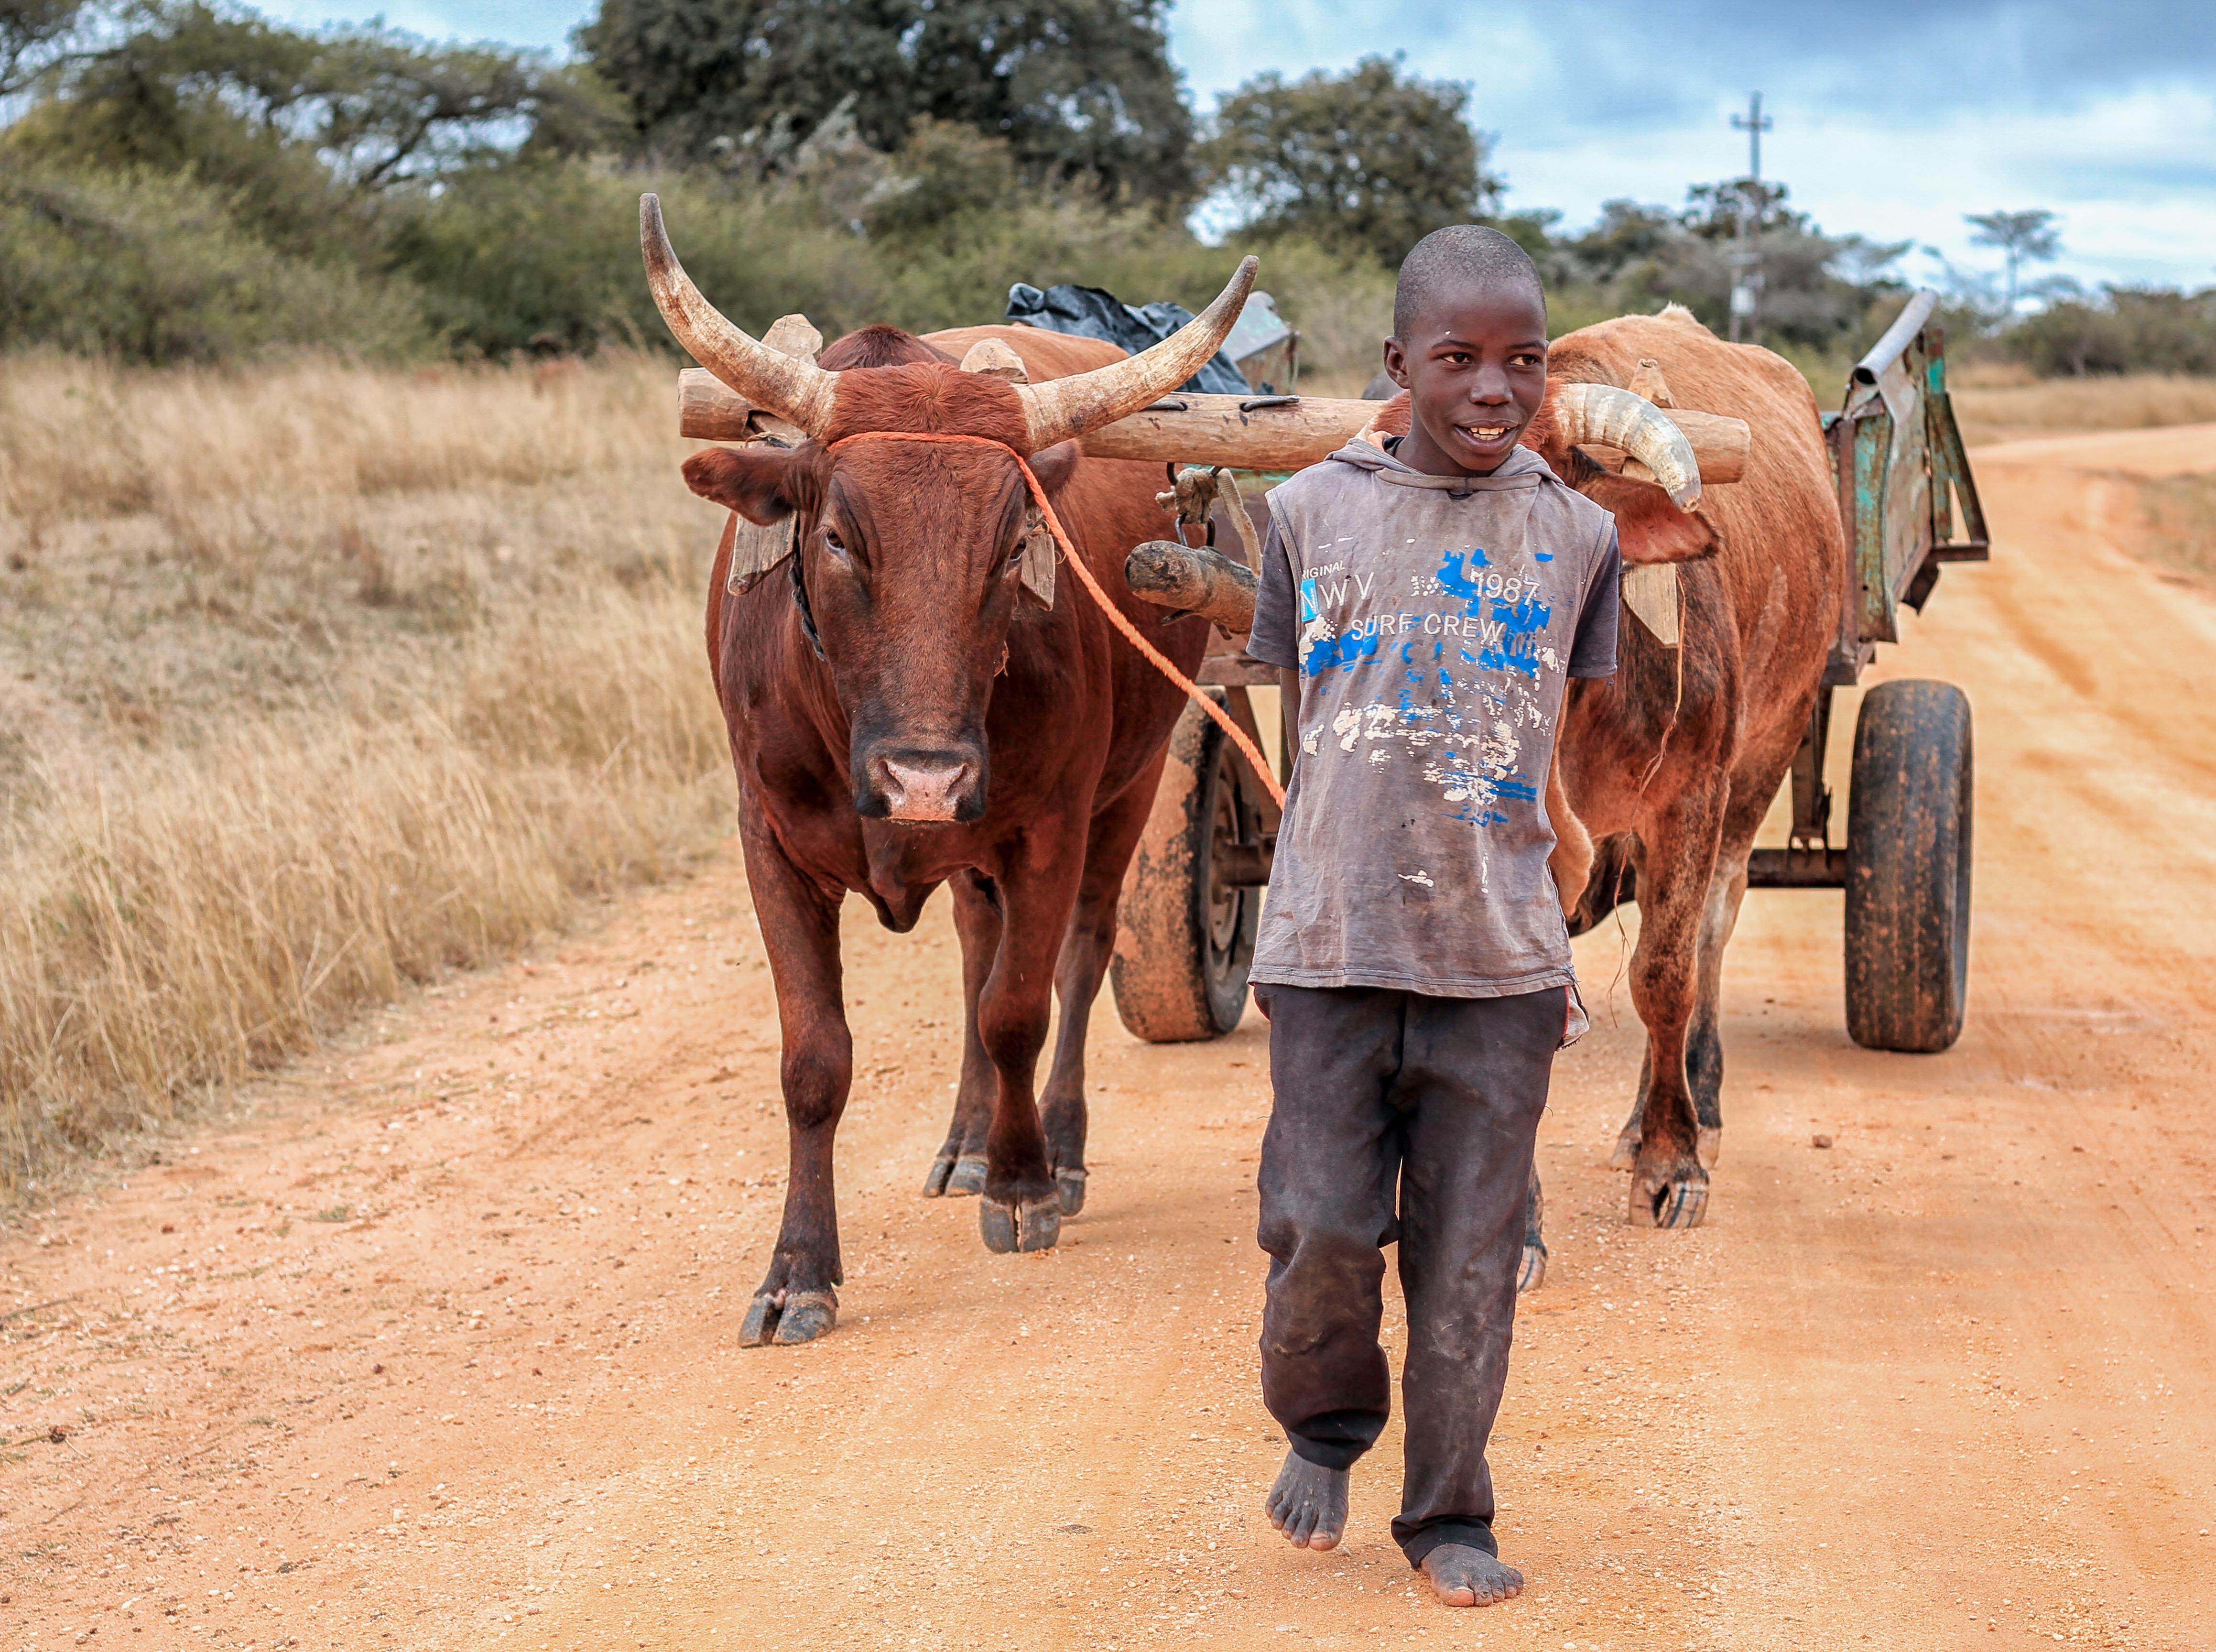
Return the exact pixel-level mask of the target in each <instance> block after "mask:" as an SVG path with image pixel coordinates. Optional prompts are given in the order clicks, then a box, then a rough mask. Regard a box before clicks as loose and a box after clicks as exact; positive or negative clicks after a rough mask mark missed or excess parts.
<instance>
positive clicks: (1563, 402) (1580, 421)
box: [1554, 384, 1701, 510]
mask: <svg viewBox="0 0 2216 1652" xmlns="http://www.w3.org/2000/svg"><path fill="white" fill-rule="evenodd" d="M1554 424H1555V428H1557V429H1559V430H1560V432H1561V435H1562V440H1563V441H1566V442H1568V443H1570V444H1572V445H1573V446H1574V445H1575V444H1577V443H1579V442H1581V441H1592V442H1602V443H1605V444H1606V445H1607V446H1609V447H1621V448H1622V449H1623V451H1624V452H1625V453H1629V454H1630V455H1631V456H1632V457H1633V458H1634V459H1637V460H1638V461H1639V462H1640V464H1642V465H1646V466H1647V469H1648V470H1650V471H1652V472H1653V473H1654V479H1655V481H1657V482H1658V483H1659V484H1661V485H1662V489H1663V490H1664V491H1665V492H1666V493H1667V494H1668V495H1669V496H1670V501H1671V503H1672V504H1674V505H1676V506H1677V509H1680V510H1690V509H1692V508H1693V507H1694V506H1695V505H1697V504H1698V503H1700V502H1701V467H1700V465H1699V463H1698V462H1697V461H1696V459H1694V457H1693V444H1692V443H1690V441H1686V440H1685V436H1684V432H1683V431H1681V430H1679V429H1678V428H1677V426H1676V425H1674V424H1672V423H1671V422H1670V421H1669V419H1668V417H1667V416H1665V415H1664V413H1663V412H1662V410H1660V409H1659V408H1658V407H1656V406H1655V405H1654V404H1653V403H1652V402H1650V401H1648V400H1647V398H1645V397H1643V396H1634V395H1633V394H1632V393H1631V391H1628V390H1618V389H1617V388H1616V386H1615V385H1591V384H1567V385H1560V387H1558V388H1557V389H1556V391H1554Z"/></svg>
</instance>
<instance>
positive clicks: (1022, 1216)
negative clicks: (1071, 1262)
mask: <svg viewBox="0 0 2216 1652" xmlns="http://www.w3.org/2000/svg"><path fill="white" fill-rule="evenodd" d="M977 1231H978V1232H979V1233H980V1234H981V1235H982V1236H983V1237H984V1241H985V1248H986V1249H988V1250H989V1251H992V1252H994V1253H995V1254H999V1255H1006V1254H1008V1253H1009V1252H1010V1251H1014V1250H1052V1249H1053V1248H1054V1242H1055V1241H1056V1240H1057V1239H1059V1238H1061V1237H1062V1203H1061V1201H1060V1199H1055V1198H1048V1199H1025V1201H1024V1202H1023V1203H1022V1204H1020V1205H1016V1206H1014V1207H1013V1209H1012V1208H1010V1207H1009V1206H1008V1205H1003V1204H1001V1203H1000V1200H998V1199H985V1200H983V1201H982V1202H981V1203H980V1204H979V1205H978V1206H977Z"/></svg>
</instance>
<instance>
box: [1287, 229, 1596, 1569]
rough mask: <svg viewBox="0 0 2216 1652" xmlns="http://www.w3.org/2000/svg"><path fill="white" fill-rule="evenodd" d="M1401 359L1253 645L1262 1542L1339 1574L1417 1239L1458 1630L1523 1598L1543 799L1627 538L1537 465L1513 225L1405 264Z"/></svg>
mask: <svg viewBox="0 0 2216 1652" xmlns="http://www.w3.org/2000/svg"><path fill="white" fill-rule="evenodd" d="M1393 335H1394V336H1392V337H1391V338H1390V339H1388V340H1387V341H1386V344H1385V367H1386V371H1387V372H1388V373H1390V374H1391V375H1392V377H1393V379H1394V383H1396V384H1398V385H1401V386H1403V387H1404V388H1406V389H1407V391H1408V392H1409V401H1410V404H1411V406H1410V411H1411V415H1412V423H1411V427H1410V429H1409V432H1408V434H1407V435H1406V436H1404V437H1402V438H1400V440H1399V441H1391V442H1388V443H1386V444H1385V448H1386V450H1385V451H1380V450H1379V449H1377V448H1376V447H1370V445H1369V444H1368V443H1366V442H1363V441H1353V442H1350V443H1349V444H1348V445H1347V446H1346V447H1344V448H1342V449H1341V450H1340V451H1339V453H1335V454H1333V456H1332V458H1331V459H1328V460H1327V461H1325V462H1324V463H1322V464H1320V465H1313V466H1311V467H1310V468H1309V469H1308V470H1306V471H1304V472H1301V473H1300V474H1299V475H1297V476H1296V477H1294V478H1292V479H1291V480H1290V481H1289V482H1287V483H1285V484H1283V486H1281V487H1279V488H1278V489H1277V490H1276V491H1275V492H1274V493H1272V494H1271V496H1270V506H1271V527H1270V534H1269V538H1268V540H1267V542H1266V543H1265V546H1264V548H1263V558H1262V561H1263V566H1262V571H1261V576H1260V581H1259V585H1260V589H1259V593H1258V595H1257V600H1256V602H1255V610H1254V629H1253V637H1252V639H1251V640H1250V642H1249V644H1248V649H1249V651H1250V652H1251V653H1252V654H1253V656H1254V657H1255V658H1256V659H1259V660H1263V661H1266V662H1268V663H1271V664H1273V665H1276V666H1278V667H1280V668H1283V670H1284V673H1285V676H1284V682H1285V688H1286V698H1285V712H1286V716H1287V717H1288V718H1290V719H1291V720H1292V723H1293V725H1294V726H1295V727H1296V728H1297V730H1298V738H1299V747H1300V755H1299V757H1298V759H1297V760H1296V767H1295V769H1294V774H1293V786H1292V791H1291V794H1290V797H1289V798H1288V799H1287V802H1286V808H1285V818H1284V824H1283V830H1282V832H1281V834H1280V835H1279V837H1278V839H1277V859H1276V864H1275V866H1274V867H1273V869H1272V872H1271V878H1270V897H1269V902H1268V904H1267V905H1266V906H1265V908H1264V911H1263V917H1262V928H1261V933H1260V935H1259V940H1258V943H1257V946H1256V948H1255V954H1254V966H1253V977H1252V978H1253V980H1254V981H1255V982H1256V983H1260V984H1259V990H1258V992H1257V994H1256V996H1257V998H1258V999H1259V1001H1260V1002H1261V1004H1262V1007H1263V1008H1264V1010H1265V1012H1266V1013H1267V1014H1268V1015H1269V1017H1270V1023H1271V1025H1270V1075H1271V1087H1272V1089H1273V1092H1274V1100H1273V1104H1272V1107H1271V1115H1270V1125H1269V1130H1268V1132H1267V1134H1266V1135H1265V1137H1264V1140H1263V1144H1262V1170H1261V1177H1260V1190H1261V1201H1262V1213H1261V1232H1260V1236H1261V1242H1262V1247H1263V1248H1264V1249H1265V1250H1267V1251H1268V1252H1269V1253H1270V1257H1271V1264H1270V1280H1269V1295H1268V1300H1267V1304H1266V1305H1265V1310H1264V1314H1263V1320H1262V1395H1263V1399H1264V1401H1265V1403H1266V1404H1267V1405H1268V1406H1269V1408H1270V1413H1271V1415H1272V1416H1274V1417H1275V1418H1276V1419H1277V1421H1278V1422H1279V1423H1280V1424H1281V1425H1283V1427H1284V1430H1285V1435H1286V1438H1287V1439H1288V1440H1289V1441H1290V1445H1291V1450H1290V1452H1287V1453H1286V1457H1285V1464H1284V1468H1283V1470H1282V1471H1281V1472H1280V1474H1279V1475H1278V1476H1277V1486H1276V1488H1275V1489H1273V1490H1272V1491H1271V1494H1270V1518H1271V1523H1272V1524H1273V1525H1275V1526H1277V1528H1278V1529H1279V1530H1280V1531H1282V1532H1283V1533H1284V1534H1285V1536H1286V1538H1288V1539H1290V1541H1291V1542H1292V1543H1293V1544H1295V1545H1296V1546H1305V1547H1308V1548H1311V1549H1329V1548H1332V1547H1333V1546H1334V1545H1335V1544H1337V1543H1338V1542H1339V1538H1340V1536H1341V1535H1342V1533H1343V1532H1345V1526H1346V1506H1347V1499H1346V1487H1347V1471H1348V1470H1349V1469H1350V1468H1351V1466H1352V1464H1353V1463H1354V1461H1355V1459H1356V1458H1359V1457H1360V1456H1361V1455H1362V1454H1363V1452H1365V1451H1367V1450H1368V1449H1369V1448H1370V1445H1372V1444H1373V1443H1374V1442H1375V1441H1376V1439H1377V1436H1378V1434H1379V1433H1381V1432H1382V1430H1383V1428H1384V1427H1385V1419H1386V1415H1387V1413H1388V1409H1389V1406H1390V1397H1389V1388H1388V1384H1389V1380H1390V1373H1389V1371H1388V1366H1387V1364H1386V1359H1385V1354H1384V1353H1383V1351H1382V1349H1381V1348H1380V1347H1379V1346H1378V1342H1377V1328H1378V1322H1379V1317H1380V1315H1381V1313H1382V1298H1381V1296H1380V1291H1379V1285H1380V1281H1381V1280H1382V1278H1383V1276H1384V1272H1385V1263H1384V1257H1383V1255H1382V1251H1381V1247H1382V1246H1384V1245H1387V1244H1391V1243H1396V1242H1397V1243H1398V1244H1399V1246H1400V1282H1401V1286H1402V1289H1403V1291H1405V1293H1406V1295H1407V1306H1408V1351H1407V1364H1406V1370H1405V1372H1404V1374H1403V1378H1402V1390H1401V1391H1402V1402H1403V1405H1404V1408H1405V1411H1406V1415H1407V1458H1406V1467H1405V1478H1404V1482H1403V1488H1402V1493H1401V1510H1400V1518H1399V1519H1395V1520H1394V1522H1393V1536H1394V1539H1395V1540H1396V1541H1397V1542H1398V1543H1399V1544H1400V1547H1401V1550H1402V1552H1403V1553H1405V1554H1406V1555H1407V1557H1408V1562H1409V1563H1410V1564H1411V1565H1412V1566H1415V1567H1418V1568H1419V1569H1421V1570H1422V1571H1423V1572H1424V1574H1425V1576H1426V1578H1427V1579H1428V1580H1429V1581H1430V1583H1431V1588H1432V1590H1433V1592H1434V1593H1436V1594H1437V1597H1438V1599H1439V1600H1441V1601H1442V1602H1443V1603H1444V1604H1446V1605H1448V1606H1487V1605H1490V1604H1491V1603H1492V1602H1493V1601H1495V1600H1506V1599H1507V1598H1509V1597H1510V1596H1511V1595H1513V1594H1515V1593H1517V1591H1518V1590H1520V1589H1521V1588H1522V1587H1523V1574H1522V1573H1520V1572H1518V1571H1517V1570H1516V1569H1514V1568H1513V1567H1511V1566H1507V1565H1504V1564H1503V1563H1501V1561H1500V1560H1499V1547H1498V1545H1497V1544H1495V1542H1494V1541H1493V1530H1492V1526H1493V1479H1492V1475H1491V1473H1490V1471H1489V1470H1487V1466H1486V1461H1485V1446H1486V1440H1487V1437H1488V1436H1489V1435H1490V1433H1492V1429H1493V1416H1494V1415H1495V1413H1496V1412H1498V1410H1499V1406H1500V1391H1501V1386H1502V1384H1503V1383H1504V1382H1505V1379H1506V1378H1507V1374H1508V1344H1509V1334H1510V1330H1511V1327H1512V1325H1513V1322H1514V1319H1515V1312H1516V1279H1517V1270H1518V1267H1519V1264H1520V1261H1521V1259H1522V1254H1523V1205H1524V1190H1525V1187H1526V1184H1527V1182H1528V1180H1529V1178H1530V1169H1531V1155H1532V1149H1533V1146H1534V1142H1535V1137H1536V1134H1537V1131H1538V1127H1539V1114H1540V1112H1541V1110H1542V1108H1543V1107H1544V1106H1545V1105H1546V1100H1547V1082H1548V1072H1549V1070H1550V1069H1551V1068H1552V1066H1553V1063H1554V1051H1555V1050H1556V1049H1557V1048H1559V1047H1560V1046H1561V1045H1564V1044H1567V1042H1568V1041H1569V1040H1570V1039H1572V1038H1573V1037H1575V1036H1576V1035H1577V1034H1578V1033H1582V1032H1583V1031H1584V1030H1585V1015H1584V1012H1583V1009H1582V1008H1581V1007H1580V1006H1579V1002H1578V998H1577V990H1576V983H1575V981H1574V978H1573V976H1572V973H1571V969H1570V947H1569V937H1568V934H1567V929H1566V928H1565V927H1564V925H1563V922H1562V914H1561V909H1560V903H1559V900H1558V897H1557V896H1556V894H1555V891H1554V884H1553V882H1552V881H1551V879H1550V878H1549V876H1548V869H1547V857H1548V852H1549V851H1550V850H1551V849H1552V848H1554V829H1553V828H1552V826H1551V825H1550V824H1549V823H1548V819H1547V815H1546V811H1545V808H1544V806H1543V802H1542V799H1543V798H1544V797H1545V794H1546V785H1547V774H1548V765H1549V763H1550V762H1551V761H1552V759H1553V755H1554V737H1555V731H1556V730H1557V729H1558V728H1559V727H1560V718H1561V713H1562V706H1563V696H1564V693H1565V689H1566V687H1567V683H1566V681H1565V680H1566V678H1567V677H1573V676H1595V677H1597V676H1607V675H1610V674H1611V673H1612V672H1613V671H1614V670H1615V669H1616V601H1617V596H1616V531H1615V524H1614V521H1613V520H1612V519H1611V518H1610V516H1609V515H1608V513H1607V512H1605V511H1604V510H1602V509H1600V508H1599V507H1598V506H1597V505H1595V504H1593V503H1592V502H1591V501H1590V500H1588V499H1586V498H1585V497H1584V496H1581V495H1579V494H1578V493H1576V492H1573V490H1571V489H1570V488H1568V487H1567V485H1565V484H1563V483H1561V482H1560V481H1559V480H1557V479H1556V478H1555V477H1554V472H1552V471H1550V470H1548V467H1547V465H1546V463H1545V461H1544V460H1542V459H1540V458H1539V457H1538V455H1536V453H1532V452H1530V450H1529V449H1528V448H1524V447H1518V446H1517V435H1519V434H1520V433H1521V432H1522V430H1523V427H1524V426H1525V425H1526V424H1527V423H1529V422H1530V419H1531V417H1532V416H1533V415H1535V414H1536V413H1537V412H1538V410H1539V406H1540V403H1541V402H1542V399H1543V398H1544V397H1545V395H1546V389H1547V306H1546V299H1545V296H1544V294H1543V293H1542V291H1541V289H1540V285H1539V274H1538V271H1537V269H1536V268H1535V267H1534V266H1533V265H1532V262H1531V261H1530V258H1528V257H1527V256H1524V253H1523V250H1522V249H1521V248H1519V247H1517V245H1516V243H1514V242H1513V241H1511V240H1510V239H1509V238H1508V237H1506V236H1505V235H1502V234H1500V233H1499V231H1495V230H1488V229H1480V228H1478V227H1476V226H1475V225H1457V226H1455V227H1452V228H1449V229H1443V230H1440V231H1437V232H1436V233H1435V234H1432V235H1429V236H1426V237H1425V238H1424V239H1423V240H1422V241H1421V242H1419V243H1418V244H1417V246H1416V248H1415V250H1413V252H1411V253H1410V254H1409V255H1408V257H1407V262H1404V263H1403V264H1402V265H1401V266H1400V282H1399V286H1398V287H1397V288H1396V290H1395V292H1394V305H1393Z"/></svg>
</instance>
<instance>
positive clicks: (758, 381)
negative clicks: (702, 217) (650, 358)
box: [638, 195, 839, 436]
mask: <svg viewBox="0 0 2216 1652" xmlns="http://www.w3.org/2000/svg"><path fill="white" fill-rule="evenodd" d="M638 243H639V249H640V250H641V251H642V252H643V253H644V254H645V256H646V283H647V285H648V286H649V287H651V288H652V289H653V290H654V303H655V307H656V309H658V310H660V311H662V319H663V320H664V321H666V322H668V324H669V330H670V331H671V332H672V333H674V334H675V335H676V336H677V342H679V343H680V344H682V345H683V346H684V347H685V348H686V350H687V351H689V352H690V353H691V354H692V356H693V360H694V361H698V362H699V364H700V365H701V366H702V367H705V368H707V369H708V371H709V372H711V373H714V374H715V375H716V377H717V378H718V379H722V380H723V383H725V384H726V385H729V386H730V387H731V388H732V389H733V390H735V391H737V392H738V393H739V394H740V395H741V396H742V397H744V398H746V399H747V400H748V401H749V402H751V403H753V404H754V405H755V406H756V407H759V408H762V409H764V410H766V411H768V412H771V413H773V414H775V415H776V416H778V417H779V418H781V419H784V420H785V421H786V422H788V423H791V424H794V425H797V426H798V427H799V428H801V429H803V430H805V431H806V432H807V433H808V434H809V435H811V436H820V435H822V434H823V432H824V430H825V429H826V428H828V426H829V425H830V422H831V404H832V400H833V398H834V395H835V394H836V392H837V389H838V384H839V375H838V374H837V373H827V372H825V371H824V370H823V369H822V367H817V366H816V363H815V362H814V361H809V360H808V359H806V358H804V357H802V356H796V355H787V354H785V352H784V351H782V350H777V349H772V348H770V347H769V346H768V345H766V344H764V343H761V342H759V341H757V340H755V339H753V338H750V337H748V336H747V334H746V332H745V330H743V329H742V328H739V327H736V326H734V325H732V324H731V323H730V321H729V319H728V318H727V317H725V316H724V315H723V311H720V310H718V309H717V308H716V306H715V305H712V304H711V303H709V302H708V300H707V299H704V298H702V297H701V296H700V289H699V287H695V286H693V280H692V277H690V276H689V275H687V274H686V273H685V266H684V265H682V264H680V263H679V262H677V254H676V251H675V250H674V249H673V248H672V247H671V246H670V244H669V232H668V231H667V230H665V229H664V228H662V201H661V199H660V197H658V196H655V195H641V196H640V197H639V198H638Z"/></svg>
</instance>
